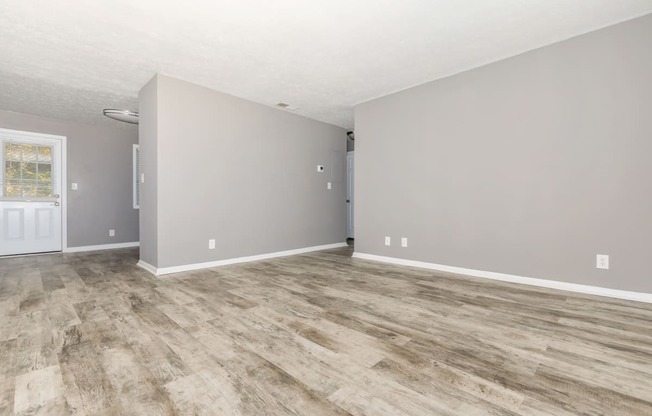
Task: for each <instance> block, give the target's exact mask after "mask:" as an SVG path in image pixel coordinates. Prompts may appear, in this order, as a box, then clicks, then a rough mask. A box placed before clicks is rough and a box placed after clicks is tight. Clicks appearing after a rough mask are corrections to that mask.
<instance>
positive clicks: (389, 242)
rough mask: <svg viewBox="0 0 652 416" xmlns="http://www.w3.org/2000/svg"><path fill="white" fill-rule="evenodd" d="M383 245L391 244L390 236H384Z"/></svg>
mask: <svg viewBox="0 0 652 416" xmlns="http://www.w3.org/2000/svg"><path fill="white" fill-rule="evenodd" d="M385 245H386V246H391V245H392V238H391V237H385Z"/></svg>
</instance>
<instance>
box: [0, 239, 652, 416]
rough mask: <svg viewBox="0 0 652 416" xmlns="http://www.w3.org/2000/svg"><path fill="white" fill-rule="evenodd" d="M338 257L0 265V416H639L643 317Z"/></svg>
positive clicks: (61, 257) (115, 256)
mask: <svg viewBox="0 0 652 416" xmlns="http://www.w3.org/2000/svg"><path fill="white" fill-rule="evenodd" d="M350 254H351V249H347V248H344V249H337V250H331V251H325V252H317V253H310V254H305V255H298V256H293V257H285V258H279V259H273V260H267V261H260V262H254V263H246V264H240V265H232V266H227V267H221V268H216V269H210V270H201V271H195V272H188V273H180V274H175V275H169V276H163V277H159V278H155V277H153V276H152V275H150V274H149V273H147V272H146V271H144V270H142V269H140V268H138V267H137V266H136V262H137V258H138V252H137V249H124V250H111V251H103V252H91V253H75V254H53V255H42V256H30V257H16V258H5V259H1V260H0V366H1V368H0V414H2V415H11V414H15V415H310V416H320V415H356V416H357V415H374V416H382V415H392V416H397V415H464V416H475V415H527V416H541V415H559V416H565V415H618V416H627V415H640V416H643V415H645V416H649V415H652V305H650V304H642V303H636V302H628V301H620V300H615V299H607V298H599V297H592V296H584V295H578V294H572V293H568V292H562V291H555V290H549V289H543V288H535V287H529V286H521V285H516V284H509V283H502V282H494V281H487V280H481V279H473V278H468V277H464V276H455V275H450V274H445V273H436V272H432V271H427V270H420V269H413V268H407V267H400V266H391V265H385V264H380V263H373V262H368V261H364V260H359V259H352V258H351V257H350Z"/></svg>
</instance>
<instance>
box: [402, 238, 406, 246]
mask: <svg viewBox="0 0 652 416" xmlns="http://www.w3.org/2000/svg"><path fill="white" fill-rule="evenodd" d="M401 247H407V237H403V238H401Z"/></svg>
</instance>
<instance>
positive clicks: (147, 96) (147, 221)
mask: <svg viewBox="0 0 652 416" xmlns="http://www.w3.org/2000/svg"><path fill="white" fill-rule="evenodd" d="M157 85H158V77H154V78H152V80H151V81H150V82H148V83H147V84H146V85H145V86H144V87H143V88H142V89H141V90H140V92H139V94H138V101H139V102H138V111H139V119H138V122H139V124H138V136H139V143H140V172H141V173H142V174H144V175H145V182H144V183H141V184H140V201H139V202H140V210H139V211H140V236H141V238H140V259H141V260H143V261H144V262H146V263H148V264H151V265H156V264H158V195H157V188H158V180H157V165H156V159H157V154H158V140H157V132H158V101H157Z"/></svg>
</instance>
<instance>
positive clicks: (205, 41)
mask: <svg viewBox="0 0 652 416" xmlns="http://www.w3.org/2000/svg"><path fill="white" fill-rule="evenodd" d="M650 12H652V0H528V1H524V0H408V1H389V0H346V1H345V0H311V1H306V0H276V1H269V0H237V1H236V0H211V1H209V0H184V1H160V0H136V1H133V0H132V1H127V0H111V1H105V0H94V1H88V0H85V1H84V0H56V1H52V0H16V1H2V2H0V39H1V40H0V109H5V110H12V111H18V112H24V113H31V114H37V115H42V116H50V117H57V118H66V119H76V120H80V121H85V122H102V121H101V120H103V117H102V116H101V110H102V108H105V107H119V108H128V109H136V108H137V105H138V100H137V95H138V90H139V89H140V88H141V87H142V86H143V85H144V84H145V83H146V82H147V81H148V80H149V79H150V78H151V77H152V76H153V75H154V74H155V73H157V72H161V73H164V74H167V75H170V76H174V77H178V78H181V79H184V80H187V81H191V82H195V83H198V84H201V85H205V86H207V87H210V88H214V89H216V90H220V91H224V92H227V93H230V94H233V95H236V96H239V97H243V98H246V99H249V100H252V101H256V102H259V103H262V104H267V105H274V104H276V103H278V102H286V103H289V104H291V105H293V106H296V107H299V109H298V110H297V111H296V112H297V113H298V114H302V115H305V116H307V117H311V118H314V119H317V120H322V121H325V122H328V123H332V124H336V125H339V126H342V127H346V128H350V127H352V126H353V106H354V105H356V104H358V103H361V102H364V101H367V100H370V99H373V98H376V97H380V96H383V95H386V94H389V93H392V92H395V91H398V90H402V89H405V88H408V87H411V86H414V85H418V84H422V83H424V82H427V81H431V80H434V79H437V78H441V77H444V76H448V75H451V74H454V73H457V72H460V71H463V70H467V69H470V68H474V67H477V66H481V65H483V64H486V63H489V62H492V61H496V60H499V59H502V58H506V57H509V56H513V55H516V54H519V53H521V52H525V51H528V50H531V49H535V48H537V47H540V46H544V45H547V44H551V43H554V42H557V41H560V40H563V39H566V38H569V37H572V36H576V35H579V34H582V33H585V32H589V31H592V30H595V29H598V28H601V27H604V26H608V25H611V24H615V23H618V22H620V21H623V20H627V19H630V18H633V17H636V16H641V15H644V14H647V13H650ZM279 111H282V110H279ZM104 122H112V121H110V120H108V121H107V120H104Z"/></svg>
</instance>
